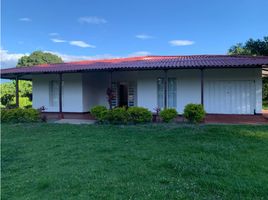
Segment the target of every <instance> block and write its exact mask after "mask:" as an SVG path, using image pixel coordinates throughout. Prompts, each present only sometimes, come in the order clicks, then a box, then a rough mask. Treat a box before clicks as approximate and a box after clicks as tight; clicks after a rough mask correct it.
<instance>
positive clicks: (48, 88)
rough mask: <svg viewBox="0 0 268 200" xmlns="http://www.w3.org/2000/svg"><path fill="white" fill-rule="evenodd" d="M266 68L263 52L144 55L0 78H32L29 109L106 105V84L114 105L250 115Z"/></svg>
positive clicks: (4, 73)
mask: <svg viewBox="0 0 268 200" xmlns="http://www.w3.org/2000/svg"><path fill="white" fill-rule="evenodd" d="M267 67H268V57H267V56H255V57H253V56H231V55H189V56H143V57H130V58H116V59H103V60H89V61H79V62H69V63H61V64H45V65H37V66H31V67H19V68H8V69H2V70H1V78H5V79H15V80H17V81H18V80H32V82H33V107H34V108H40V107H42V106H44V107H45V108H46V110H45V112H48V113H54V112H55V113H61V115H60V116H62V114H64V113H85V112H89V110H90V108H92V107H93V106H96V105H105V106H107V107H108V106H109V104H108V101H107V94H106V91H107V89H108V88H110V89H111V90H112V91H113V93H114V95H113V96H114V98H113V99H112V106H113V107H116V106H128V107H131V106H142V107H145V108H148V109H149V110H151V111H152V112H154V111H155V108H157V107H158V108H162V109H163V108H175V109H176V110H177V111H178V112H179V113H182V112H183V109H184V107H185V105H186V104H189V103H198V104H203V105H204V108H205V110H206V112H207V113H212V114H252V115H253V114H260V113H261V112H262V74H263V73H262V72H263V70H266V71H267V69H265V68H267ZM60 83H62V84H60ZM17 85H18V84H17ZM18 89H19V88H18V86H17V90H18ZM17 97H18V95H17ZM17 103H18V100H17Z"/></svg>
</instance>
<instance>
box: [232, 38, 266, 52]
mask: <svg viewBox="0 0 268 200" xmlns="http://www.w3.org/2000/svg"><path fill="white" fill-rule="evenodd" d="M228 54H230V55H253V56H268V36H266V37H264V38H263V40H261V39H257V40H254V39H252V38H250V39H249V40H248V41H246V42H245V44H243V43H238V44H236V45H234V46H232V47H231V48H230V49H229V50H228Z"/></svg>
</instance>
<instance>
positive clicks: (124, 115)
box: [105, 107, 130, 124]
mask: <svg viewBox="0 0 268 200" xmlns="http://www.w3.org/2000/svg"><path fill="white" fill-rule="evenodd" d="M105 118H106V119H107V120H108V121H109V122H110V123H112V124H126V123H127V122H128V121H129V119H130V118H129V113H128V112H127V110H126V108H125V107H118V108H114V109H112V110H110V111H109V112H108V113H106V116H105Z"/></svg>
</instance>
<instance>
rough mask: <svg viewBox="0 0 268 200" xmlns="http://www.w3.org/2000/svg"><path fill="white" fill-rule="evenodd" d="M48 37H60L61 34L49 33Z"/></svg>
mask: <svg viewBox="0 0 268 200" xmlns="http://www.w3.org/2000/svg"><path fill="white" fill-rule="evenodd" d="M48 35H50V36H59V35H60V34H59V33H49V34H48Z"/></svg>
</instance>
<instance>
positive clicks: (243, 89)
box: [204, 81, 255, 114]
mask: <svg viewBox="0 0 268 200" xmlns="http://www.w3.org/2000/svg"><path fill="white" fill-rule="evenodd" d="M254 88H255V84H254V81H207V82H206V83H205V89H204V105H205V110H206V112H207V113H215V114H254V109H255V106H254V104H255V103H254V102H255V93H254V91H255V90H254Z"/></svg>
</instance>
